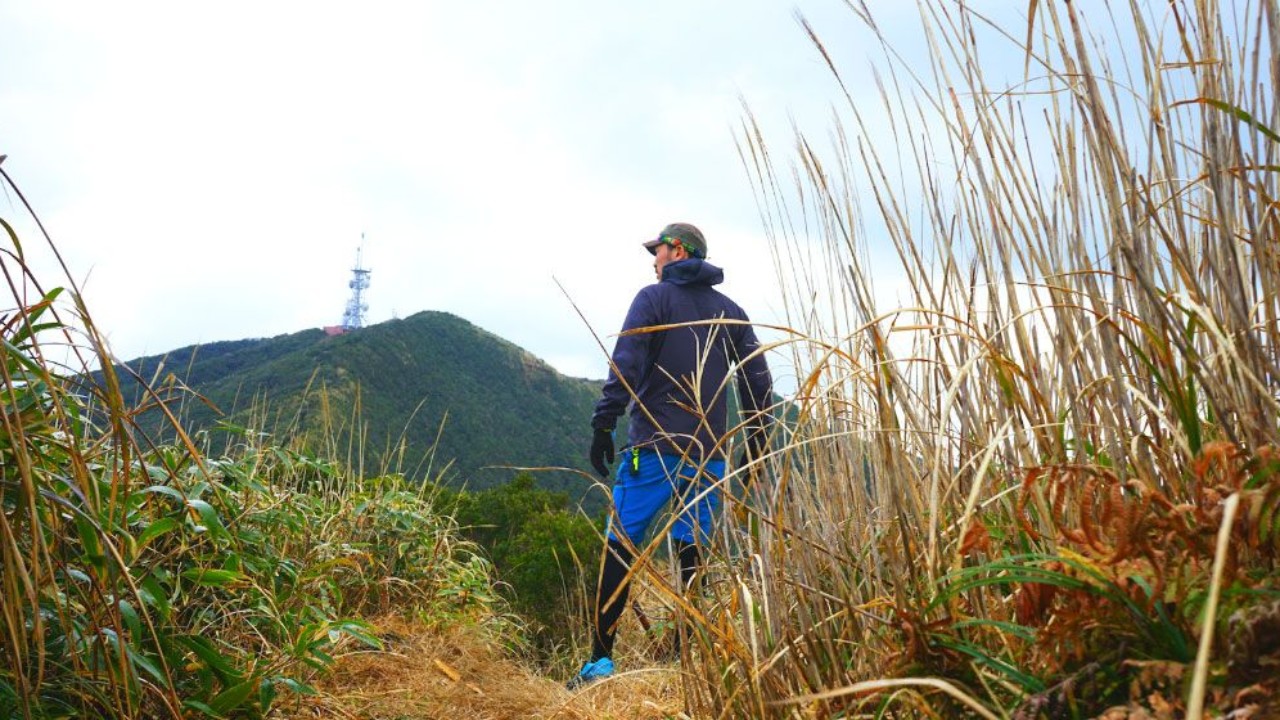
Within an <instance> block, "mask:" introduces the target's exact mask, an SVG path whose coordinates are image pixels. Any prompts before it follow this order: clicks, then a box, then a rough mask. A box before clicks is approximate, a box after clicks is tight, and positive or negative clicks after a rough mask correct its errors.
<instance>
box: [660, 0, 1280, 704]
mask: <svg viewBox="0 0 1280 720" xmlns="http://www.w3.org/2000/svg"><path fill="white" fill-rule="evenodd" d="M850 8H851V11H852V12H853V13H854V14H855V15H856V16H858V18H860V20H861V21H862V22H863V23H864V24H865V26H866V27H868V28H870V29H871V31H872V34H873V35H875V30H876V24H875V20H874V17H873V15H872V11H871V9H870V7H869V6H868V5H866V4H864V3H861V2H852V3H850ZM1026 10H1027V12H1028V13H1029V15H1030V18H1029V20H1026V21H1025V24H1021V25H1019V26H1017V27H1004V28H1000V27H996V26H995V25H993V24H992V23H991V22H989V21H988V20H987V19H986V18H985V17H984V16H983V15H982V14H981V11H980V9H979V8H977V7H976V6H971V5H969V4H967V3H955V2H949V1H947V0H922V2H921V3H920V15H921V30H922V34H921V37H923V38H925V39H926V41H927V42H928V44H929V53H928V64H927V65H920V64H918V63H917V64H913V63H912V62H910V61H908V60H907V59H905V58H902V57H900V56H897V55H896V54H894V52H893V50H892V49H891V48H889V47H888V45H887V44H886V45H885V51H886V52H885V57H886V58H887V62H886V63H884V64H883V65H882V67H881V70H880V74H879V75H878V76H877V77H878V80H879V104H878V105H873V104H871V103H867V102H863V101H859V100H857V95H855V93H854V92H853V91H852V90H851V88H849V87H847V86H846V85H845V83H844V81H843V79H842V78H841V72H840V67H841V62H840V61H841V55H840V50H839V49H838V48H837V47H836V46H835V45H826V44H824V42H823V39H822V38H821V37H820V35H819V33H818V32H817V31H815V30H813V29H811V28H808V26H807V25H806V28H807V29H809V32H810V33H811V36H812V38H813V41H814V44H815V47H816V48H817V49H818V50H819V51H820V52H821V53H822V55H823V57H824V58H826V59H827V61H828V63H829V65H830V68H831V70H832V71H833V73H834V75H835V78H836V80H837V81H839V85H840V87H841V88H842V90H843V91H844V99H845V100H846V101H847V104H845V105H843V106H842V107H840V108H839V110H838V113H837V115H838V118H837V120H836V124H835V126H834V128H833V129H832V132H831V134H830V139H831V143H830V145H829V149H826V150H822V149H820V148H822V147H824V145H823V144H822V143H820V142H818V141H815V140H814V139H813V138H811V137H809V136H807V135H805V134H803V133H798V134H797V135H796V137H795V142H794V146H793V148H792V149H791V152H792V153H794V158H795V160H794V163H792V164H791V165H792V167H791V169H790V170H789V171H787V170H784V169H782V168H781V167H780V163H779V160H778V158H779V153H778V152H776V150H775V149H774V148H772V147H771V146H770V145H769V144H768V143H767V142H766V139H765V132H764V131H763V130H762V129H761V128H760V127H759V126H758V125H757V124H756V122H755V120H754V119H753V118H752V117H751V116H750V114H748V117H747V121H746V123H745V124H744V128H743V131H742V135H741V144H740V149H741V154H742V157H743V161H744V165H745V167H746V169H747V171H748V173H749V174H750V175H751V177H752V178H753V179H754V181H755V187H756V190H757V193H758V198H759V201H760V204H761V207H762V215H763V217H764V219H765V223H766V226H767V228H768V230H769V232H770V233H771V236H772V238H773V243H774V250H775V252H776V256H777V260H778V267H779V274H780V277H781V278H782V282H783V285H784V287H785V288H786V291H787V293H788V302H787V309H788V313H789V316H790V317H789V323H790V325H791V326H792V328H793V331H792V334H791V335H790V338H791V339H789V340H787V341H785V342H784V343H781V344H780V345H779V347H778V348H776V350H777V351H785V352H789V354H790V355H791V358H792V360H793V362H794V364H795V366H796V368H797V376H798V378H799V383H798V384H799V391H798V393H797V396H796V397H795V399H794V404H793V406H791V407H790V408H789V411H791V412H794V413H795V414H796V418H797V420H796V422H795V423H794V425H791V426H788V428H787V432H788V434H787V436H786V437H783V438H779V439H778V446H779V449H778V450H776V452H774V453H773V454H772V456H771V457H770V458H769V459H768V460H767V462H766V463H765V469H764V471H765V477H766V478H767V479H768V482H767V483H766V485H767V489H760V490H759V491H758V496H757V498H756V501H755V502H756V509H755V511H753V518H754V519H753V521H752V522H751V523H750V524H749V526H748V527H749V530H747V531H743V530H741V529H735V528H733V527H729V528H727V529H726V530H725V533H724V535H723V536H722V537H721V539H720V541H719V542H718V544H717V547H716V548H714V554H715V556H716V563H715V565H714V568H713V574H714V575H715V577H716V585H715V586H716V587H717V588H718V591H716V592H708V593H704V594H701V595H698V596H697V597H695V598H693V599H692V600H691V605H692V606H691V607H690V608H689V612H688V615H689V616H690V617H691V622H693V623H694V624H695V626H696V629H695V638H696V640H697V641H696V642H694V643H691V644H689V646H688V647H686V656H685V668H686V670H687V671H689V672H690V675H691V677H692V679H691V680H690V681H689V682H687V683H686V691H687V704H688V706H689V710H690V712H692V713H693V714H695V715H697V716H699V717H835V716H840V717H853V716H861V715H862V714H863V713H883V712H890V713H891V714H892V715H893V716H895V717H901V716H935V717H952V716H957V715H960V714H971V715H974V716H982V717H1037V716H1045V717H1091V716H1093V715H1094V714H1099V713H1101V712H1102V711H1103V710H1105V709H1106V707H1108V706H1111V705H1126V704H1129V703H1131V702H1133V703H1138V700H1133V699H1131V697H1130V695H1131V693H1136V698H1138V699H1141V698H1143V697H1146V696H1147V695H1155V696H1158V697H1159V698H1160V701H1161V702H1165V703H1167V704H1168V706H1169V708H1171V710H1170V711H1171V712H1174V713H1175V714H1181V713H1182V712H1186V713H1187V716H1188V717H1200V713H1201V712H1202V708H1204V707H1205V706H1206V703H1207V704H1208V705H1209V706H1211V707H1212V708H1214V709H1216V710H1217V711H1220V712H1221V711H1225V710H1229V709H1231V707H1232V704H1233V703H1235V702H1237V701H1238V698H1237V699H1233V698H1232V696H1231V694H1230V692H1229V691H1231V690H1233V689H1238V688H1240V687H1243V686H1245V685H1248V684H1249V683H1250V682H1251V681H1253V680H1255V679H1257V678H1259V677H1265V673H1264V674H1263V675H1259V673H1261V672H1262V670H1261V668H1262V667H1264V666H1265V662H1264V661H1262V660H1260V659H1259V658H1260V657H1261V655H1265V654H1266V653H1267V652H1274V650H1275V648H1274V647H1271V646H1268V645H1267V644H1266V643H1268V642H1273V641H1260V642H1262V647H1261V649H1259V648H1258V647H1254V649H1253V650H1247V649H1245V648H1244V647H1242V646H1240V645H1239V644H1237V642H1236V641H1235V640H1229V639H1228V638H1230V637H1237V636H1240V635H1244V636H1249V635H1250V634H1251V633H1252V634H1257V633H1256V632H1255V631H1256V630H1257V629H1258V628H1260V627H1267V625H1265V623H1266V622H1274V621H1275V620H1276V617H1277V615H1280V605H1272V604H1270V603H1271V601H1272V600H1273V599H1274V598H1275V597H1277V592H1278V591H1280V583H1278V582H1277V581H1278V576H1277V573H1276V560H1277V555H1278V554H1280V553H1278V551H1280V512H1278V511H1277V506H1278V504H1280V480H1278V479H1277V476H1276V473H1275V472H1274V471H1275V468H1276V461H1275V453H1274V447H1275V445H1276V439H1277V416H1278V414H1280V412H1278V411H1280V401H1278V398H1280V325H1278V324H1277V315H1278V313H1280V295H1278V294H1277V289H1280V250H1278V248H1280V245H1278V244H1277V240H1278V239H1280V238H1278V237H1277V229H1278V228H1280V218H1278V217H1277V212H1278V210H1280V205H1278V204H1277V198H1278V197H1280V159H1278V158H1277V155H1278V154H1280V137H1277V135H1276V133H1275V132H1274V130H1275V129H1277V128H1280V110H1278V109H1277V103H1276V88H1277V80H1280V9H1278V8H1277V4H1276V3H1275V2H1274V0H1262V1H1261V2H1258V3H1246V4H1243V5H1230V4H1227V3H1222V4H1219V3H1214V2H1203V1H1202V2H1194V3H1169V4H1166V3H1134V4H1132V5H1130V4H1115V5H1106V4H1089V6H1088V12H1087V13H1086V12H1085V11H1084V8H1083V7H1082V5H1081V4H1079V3H1058V2H1035V1H1033V2H1030V3H1028V4H1027V6H1026ZM1107 39H1109V40H1107ZM885 42H886V43H887V41H885ZM1108 42H1110V45H1108ZM1121 51H1123V52H1121ZM988 55H990V56H993V57H995V58H996V59H997V62H996V63H994V64H993V63H991V62H988V61H987V56H988ZM1011 57H1012V58H1016V63H1014V64H1013V65H1011V64H1010V62H1009V58H1011ZM1011 68H1012V69H1011ZM1019 71H1020V72H1019ZM1005 73H1011V74H1005ZM886 124H888V125H890V126H891V131H886V130H885V129H884V126H885V125H886ZM885 138H892V140H893V144H888V143H885V142H882V140H884V139H885ZM900 157H905V158H908V162H909V163H914V168H912V167H907V168H906V169H904V170H902V171H901V173H900V174H899V173H898V172H896V171H894V170H892V169H891V168H893V167H894V161H896V160H898V159H899V158H900ZM858 188H862V191H861V192H859V190H858ZM889 248H891V251H893V252H896V255H897V261H898V263H897V264H898V266H899V267H900V269H901V271H902V272H903V273H904V277H905V278H906V291H905V292H906V293H907V295H908V299H907V300H905V301H903V302H902V304H901V305H900V306H897V305H895V306H893V307H888V308H887V307H885V306H884V305H883V303H882V302H878V301H877V295H876V291H875V288H874V287H873V284H872V275H873V270H874V269H875V267H876V266H875V265H873V264H872V263H871V262H870V256H871V255H872V254H873V253H875V252H884V251H885V250H886V249H889ZM876 259H877V260H881V259H883V258H876ZM815 298H817V300H815ZM1228 498H1231V502H1230V503H1224V502H1223V501H1224V500H1226V499H1228ZM1235 503H1238V504H1239V507H1240V512H1239V513H1238V514H1225V515H1224V507H1230V506H1233V505H1234V504H1235ZM1220 530H1221V536H1222V537H1223V538H1226V540H1224V541H1222V542H1218V541H1217V540H1216V539H1215V538H1217V537H1218V536H1219V535H1220ZM1268 608H1269V609H1268ZM1207 609H1213V610H1214V612H1208V613H1206V610H1207ZM1206 614H1207V617H1206ZM1251 618H1252V619H1251ZM1215 630H1216V632H1215ZM1202 641H1203V642H1202ZM1259 663H1262V665H1260V664H1259ZM1209 667H1212V668H1214V669H1215V672H1213V673H1210V674H1209V675H1208V677H1210V678H1211V681H1209V682H1208V683H1207V684H1206V681H1205V680H1204V679H1203V678H1204V677H1205V670H1206V668H1209ZM1193 675H1194V676H1196V677H1198V678H1200V679H1199V680H1197V681H1195V682H1186V681H1184V680H1183V679H1182V678H1192V677H1193ZM894 678H897V679H898V680H896V681H894V682H879V683H877V682H876V681H882V680H889V679H894ZM1142 702H1148V701H1146V700H1143V701H1142ZM1149 702H1155V701H1154V700H1152V701H1149ZM1239 702H1245V701H1243V700H1239ZM868 716H870V715H868Z"/></svg>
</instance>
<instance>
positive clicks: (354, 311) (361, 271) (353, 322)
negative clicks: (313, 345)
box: [342, 233, 372, 331]
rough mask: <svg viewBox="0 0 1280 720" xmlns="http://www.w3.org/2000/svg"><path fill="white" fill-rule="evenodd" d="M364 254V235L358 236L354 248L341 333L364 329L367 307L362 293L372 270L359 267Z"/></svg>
mask: <svg viewBox="0 0 1280 720" xmlns="http://www.w3.org/2000/svg"><path fill="white" fill-rule="evenodd" d="M363 252H364V233H361V234H360V247H358V248H356V266H355V267H354V268H351V282H349V283H347V287H349V288H351V297H350V298H349V299H348V300H347V309H346V311H345V312H343V313H342V329H343V331H350V330H359V329H360V328H362V327H364V314H365V312H366V311H368V309H369V306H368V305H366V304H365V302H364V291H365V290H366V289H368V287H369V274H370V273H371V272H372V270H369V269H368V268H365V267H362V266H361V264H360V263H361V260H360V256H361V254H362V253H363Z"/></svg>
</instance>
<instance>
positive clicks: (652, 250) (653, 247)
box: [644, 238, 662, 255]
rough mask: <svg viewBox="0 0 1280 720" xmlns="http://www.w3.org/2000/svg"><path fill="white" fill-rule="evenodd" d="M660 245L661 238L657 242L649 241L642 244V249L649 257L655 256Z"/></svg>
mask: <svg viewBox="0 0 1280 720" xmlns="http://www.w3.org/2000/svg"><path fill="white" fill-rule="evenodd" d="M661 244H662V240H661V238H659V239H658V240H650V241H649V242H647V243H644V249H645V250H648V251H649V254H650V255H657V254H658V246H659V245H661Z"/></svg>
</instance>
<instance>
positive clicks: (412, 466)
mask: <svg viewBox="0 0 1280 720" xmlns="http://www.w3.org/2000/svg"><path fill="white" fill-rule="evenodd" d="M126 364H127V365H128V366H129V367H130V368H131V369H132V370H133V371H135V372H137V374H138V375H139V376H141V377H143V378H145V379H147V380H148V381H152V384H153V385H154V384H155V383H154V381H153V378H154V379H163V378H165V377H171V378H173V379H176V380H177V381H179V382H181V383H184V384H185V385H186V386H188V387H189V388H191V389H192V390H194V391H195V392H196V393H197V394H198V395H200V396H202V397H203V398H205V399H206V400H207V401H208V402H209V403H210V404H212V405H213V406H215V407H216V408H217V410H215V409H214V408H213V407H209V406H208V405H206V404H205V403H201V402H196V401H194V400H193V399H192V398H191V396H189V395H180V394H179V395H174V397H175V398H183V399H182V400H181V406H180V407H175V405H174V404H175V403H176V402H178V401H177V400H174V401H173V402H171V403H170V407H172V408H173V409H174V412H175V413H178V414H179V415H180V416H181V417H182V418H183V419H184V421H185V426H186V427H187V428H189V429H191V430H197V431H198V430H211V429H213V428H215V427H216V426H217V425H218V424H219V423H220V422H222V423H229V424H230V425H233V426H239V427H246V428H250V429H252V430H254V431H266V432H274V433H277V434H279V435H281V436H282V437H296V438H299V439H300V441H301V442H304V443H320V442H323V441H324V439H325V438H334V437H336V438H338V442H339V443H340V444H341V446H340V447H338V448H337V450H338V452H339V453H340V454H341V453H344V452H347V451H348V449H349V448H353V447H357V446H360V447H362V448H363V450H362V451H360V452H352V453H351V455H352V456H358V457H362V458H363V460H364V468H365V472H366V473H368V472H371V471H372V472H378V471H380V470H381V469H383V468H389V469H392V470H399V471H400V472H403V473H404V474H405V475H407V476H409V477H410V478H413V479H419V478H424V477H428V475H429V476H430V478H431V479H436V476H437V474H438V473H439V472H440V470H441V468H442V467H443V465H444V464H445V462H446V461H452V462H453V465H452V466H451V467H450V468H449V470H448V471H447V472H446V473H445V475H444V478H443V479H444V481H445V482H446V483H448V484H450V485H455V486H458V485H462V484H465V485H466V487H468V488H471V489H474V490H480V489H484V488H487V487H492V486H495V485H499V484H502V483H504V482H506V481H508V480H510V479H511V478H512V477H514V475H515V474H516V471H515V470H511V469H504V468H495V467H493V466H519V467H550V466H565V467H570V468H577V469H580V470H583V471H587V470H589V466H588V463H587V459H586V454H587V447H588V446H589V444H590V439H591V431H590V418H591V410H592V407H593V405H594V402H595V399H596V397H597V396H598V394H599V391H600V387H601V385H602V383H603V381H592V380H584V379H579V378H571V377H566V376H564V375H561V374H560V373H558V372H556V370H554V369H553V368H552V367H551V366H550V365H548V364H547V363H545V362H543V361H542V360H540V359H538V358H536V357H534V356H533V355H531V354H530V353H528V352H526V351H524V350H522V349H521V348H519V347H517V346H515V345H513V344H512V343H510V342H507V341H506V340H503V339H502V338H499V337H498V336H496V335H493V334H492V333H489V332H486V331H485V330H482V329H480V328H478V327H476V326H475V325H472V324H471V323H469V322H467V321H466V320H463V319H461V318H459V317H456V316H454V315H450V314H448V313H442V312H421V313H418V314H416V315H413V316H410V317H407V318H404V319H400V320H391V321H388V322H384V323H380V324H378V325H373V326H371V327H367V328H363V329H361V330H358V331H355V332H350V333H346V334H342V335H336V336H328V335H326V334H325V333H324V332H323V331H321V330H305V331H302V332H298V333H293V334H291V335H281V336H278V337H274V338H266V339H258V340H238V341H232V342H216V343H210V344H207V345H199V346H192V347H187V348H182V349H180V350H174V351H172V352H169V353H166V354H165V355H163V356H160V355H157V356H151V357H144V358H138V359H136V360H132V361H130V362H128V363H126ZM126 393H127V394H126V397H129V395H130V394H132V395H133V396H134V397H138V396H139V395H140V393H141V387H140V386H139V385H137V384H136V383H134V384H133V385H132V387H131V388H127V389H126ZM219 411H220V412H221V414H220V413H219ZM353 419H355V420H358V425H357V424H355V423H353ZM160 420H161V417H160V416H159V415H158V414H157V411H155V410H152V411H149V412H148V413H147V414H145V415H143V416H142V419H141V421H140V425H141V426H142V427H143V429H144V430H151V431H153V432H154V431H157V428H160V427H163V425H162V424H161V423H160ZM353 429H358V432H354V433H353V432H352V431H353ZM211 438H213V440H214V442H215V443H216V441H217V434H216V432H215V433H214V434H212V435H211ZM433 445H435V453H434V456H432V457H433V458H434V460H433V464H432V465H431V467H430V468H429V469H428V467H427V465H426V463H425V462H424V459H425V458H427V457H428V454H429V451H430V449H431V448H432V446H433ZM213 447H214V449H215V450H216V448H217V446H216V444H215V445H214V446H213ZM340 456H341V455H340ZM535 477H536V478H537V480H538V484H539V485H540V486H542V487H545V488H548V489H552V490H563V491H567V492H568V493H569V495H570V497H571V498H573V499H574V500H582V499H583V498H584V494H585V493H586V491H587V488H588V487H589V486H590V483H589V482H588V481H587V479H586V477H585V476H582V475H578V474H576V473H572V472H567V471H545V472H538V473H535ZM590 494H591V495H593V496H594V495H598V494H599V492H598V491H595V492H592V493H590ZM593 499H594V500H595V501H594V502H587V503H586V504H587V505H590V506H596V505H598V504H599V503H600V501H601V500H602V499H603V498H602V497H601V498H593Z"/></svg>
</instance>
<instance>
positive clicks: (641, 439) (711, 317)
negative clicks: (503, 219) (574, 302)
mask: <svg viewBox="0 0 1280 720" xmlns="http://www.w3.org/2000/svg"><path fill="white" fill-rule="evenodd" d="M644 247H645V249H647V250H648V251H649V252H650V253H651V254H652V255H653V257H654V262H653V269H654V272H655V274H656V276H657V279H658V282H657V283H655V284H652V285H649V286H646V287H644V288H642V289H641V290H640V292H639V293H637V294H636V297H635V299H634V300H633V301H632V302H631V309H630V310H628V311H627V318H626V321H625V322H623V325H622V331H623V334H622V335H621V336H619V338H618V341H617V344H616V345H615V346H614V350H613V358H612V364H611V368H610V371H609V379H608V380H607V381H606V382H605V385H604V391H603V393H602V396H601V398H600V400H599V402H597V403H596V408H595V414H594V415H593V416H592V418H591V427H592V429H593V431H594V434H593V437H592V442H591V464H592V466H593V467H594V468H595V469H596V471H597V472H599V473H600V475H601V476H602V477H607V476H608V474H609V465H610V464H611V463H612V462H613V460H614V452H615V449H614V438H613V430H614V427H615V425H616V423H617V420H618V418H619V416H621V415H622V413H623V411H624V410H626V409H627V408H628V407H630V419H629V423H628V430H627V442H626V445H624V446H623V450H622V457H621V462H620V463H619V465H618V470H617V473H616V476H615V478H614V485H613V504H614V510H615V514H614V515H613V519H612V521H611V522H610V526H609V533H608V541H607V542H606V543H605V550H604V568H603V571H602V573H601V576H600V587H599V590H598V591H597V593H596V612H595V627H594V637H593V647H592V653H591V660H590V661H588V662H587V663H586V664H584V665H583V667H582V670H581V671H580V672H579V673H578V675H577V676H576V677H575V678H574V679H573V680H572V681H571V682H570V686H571V687H576V686H578V685H581V684H584V683H587V682H592V681H594V680H598V679H601V678H604V677H608V676H609V675H611V674H612V673H613V669H614V666H613V660H612V658H611V655H612V653H613V641H614V635H615V633H616V630H617V623H618V618H619V617H620V616H621V615H622V610H623V608H624V607H625V606H626V601H627V594H628V585H629V583H628V581H627V575H628V572H629V568H630V566H631V563H632V561H633V555H632V552H631V550H630V549H629V547H628V543H627V542H624V539H625V540H629V541H630V544H631V545H640V544H641V543H642V542H643V541H644V536H645V533H646V532H647V531H648V529H649V525H650V523H651V521H652V520H653V518H654V517H655V516H656V515H657V514H658V512H659V511H661V510H662V509H663V507H665V506H666V505H667V503H668V501H670V500H671V499H672V497H675V498H676V501H677V504H678V508H679V510H678V515H677V517H676V519H675V521H674V524H673V525H672V527H671V538H672V541H673V544H674V547H675V550H676V552H677V554H678V555H679V560H680V579H681V582H682V583H683V584H684V586H685V587H687V586H688V584H689V583H690V582H691V580H692V579H693V576H694V574H695V572H696V571H697V567H698V564H699V562H700V556H699V552H698V546H699V545H700V544H703V543H705V542H706V541H707V540H708V539H709V537H710V531H711V523H712V520H713V517H714V516H715V514H716V512H717V510H718V508H719V505H720V494H719V489H718V486H717V483H718V482H719V480H720V479H721V478H722V477H724V472H725V452H724V444H725V441H726V440H727V438H726V435H725V427H726V419H727V418H726V416H727V414H728V411H727V402H726V396H727V393H728V383H727V382H726V381H727V380H728V376H729V372H730V371H731V370H733V369H735V367H736V370H737V378H736V380H737V390H738V399H739V404H740V406H741V408H742V411H743V413H744V418H746V425H747V427H748V429H749V430H748V438H749V440H748V448H749V452H751V453H753V455H754V456H757V457H758V456H759V455H760V453H761V452H762V450H763V447H764V437H765V427H766V425H767V423H768V422H769V415H768V412H767V409H768V405H769V402H770V398H771V397H772V395H773V381H772V378H771V377H770V374H769V366H768V364H767V363H766V362H765V359H764V356H763V354H760V353H758V352H757V351H758V349H759V347H760V342H759V340H757V339H756V334H755V331H754V330H752V328H751V325H749V324H747V320H748V318H747V314H746V313H745V312H744V311H743V310H742V308H741V307H739V306H738V304H737V303H735V302H734V301H733V300H730V299H729V298H728V297H726V296H725V295H724V294H722V293H720V292H719V291H717V290H716V289H715V288H714V287H713V286H714V285H717V284H719V283H720V282H721V281H723V280H724V271H722V270H721V269H720V268H718V267H716V266H714V265H712V264H711V263H709V262H707V261H706V257H707V241H706V239H705V238H704V237H703V235H702V233H701V232H700V231H699V230H698V228H696V227H694V226H693V225H689V224H687V223H674V224H671V225H668V226H667V227H666V228H664V229H663V230H662V233H661V234H660V235H658V237H657V238H656V239H654V240H650V241H649V242H646V243H644ZM716 320H725V321H728V322H725V323H716V322H714V321H716ZM705 321H712V322H705ZM681 323H702V324H694V325H689V326H685V327H675V328H670V329H667V330H659V331H653V332H637V333H631V334H628V333H627V331H630V330H638V329H641V328H651V327H657V326H666V325H678V324H681Z"/></svg>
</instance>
